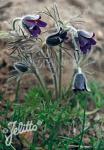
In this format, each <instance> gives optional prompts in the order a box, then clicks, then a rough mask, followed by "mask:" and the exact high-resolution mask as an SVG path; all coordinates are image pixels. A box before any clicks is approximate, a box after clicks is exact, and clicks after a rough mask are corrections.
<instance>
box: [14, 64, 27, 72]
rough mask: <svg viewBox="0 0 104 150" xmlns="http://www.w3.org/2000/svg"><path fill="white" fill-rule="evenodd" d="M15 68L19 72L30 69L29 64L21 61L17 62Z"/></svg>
mask: <svg viewBox="0 0 104 150" xmlns="http://www.w3.org/2000/svg"><path fill="white" fill-rule="evenodd" d="M14 68H15V70H16V71H17V72H19V73H25V72H26V71H28V66H27V65H26V64H24V63H21V62H19V63H15V64H14Z"/></svg>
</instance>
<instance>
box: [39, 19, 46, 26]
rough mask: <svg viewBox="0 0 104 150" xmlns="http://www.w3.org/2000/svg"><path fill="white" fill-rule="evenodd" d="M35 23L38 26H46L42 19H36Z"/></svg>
mask: <svg viewBox="0 0 104 150" xmlns="http://www.w3.org/2000/svg"><path fill="white" fill-rule="evenodd" d="M37 25H38V26H39V27H46V26H47V23H46V22H44V21H41V20H38V21H37Z"/></svg>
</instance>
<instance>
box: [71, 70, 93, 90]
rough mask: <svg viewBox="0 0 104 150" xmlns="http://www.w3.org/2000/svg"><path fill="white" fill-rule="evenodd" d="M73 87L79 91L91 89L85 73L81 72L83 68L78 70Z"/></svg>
mask: <svg viewBox="0 0 104 150" xmlns="http://www.w3.org/2000/svg"><path fill="white" fill-rule="evenodd" d="M72 89H73V90H74V91H75V92H77V91H90V89H89V88H88V85H87V79H86V76H85V74H84V73H82V72H81V69H80V68H79V69H78V72H77V73H76V74H75V76H74V80H73V87H72Z"/></svg>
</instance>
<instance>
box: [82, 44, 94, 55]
mask: <svg viewBox="0 0 104 150" xmlns="http://www.w3.org/2000/svg"><path fill="white" fill-rule="evenodd" d="M80 49H81V51H82V52H83V54H86V53H87V52H89V51H90V50H91V44H90V43H88V44H86V45H85V46H83V47H80Z"/></svg>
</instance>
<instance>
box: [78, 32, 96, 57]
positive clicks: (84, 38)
mask: <svg viewBox="0 0 104 150" xmlns="http://www.w3.org/2000/svg"><path fill="white" fill-rule="evenodd" d="M77 33H78V38H76V42H77V44H78V45H79V47H80V50H81V51H82V52H83V54H86V53H87V52H89V51H90V50H91V46H92V45H95V44H96V41H95V39H94V36H95V34H94V33H90V32H87V31H84V30H78V31H77Z"/></svg>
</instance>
